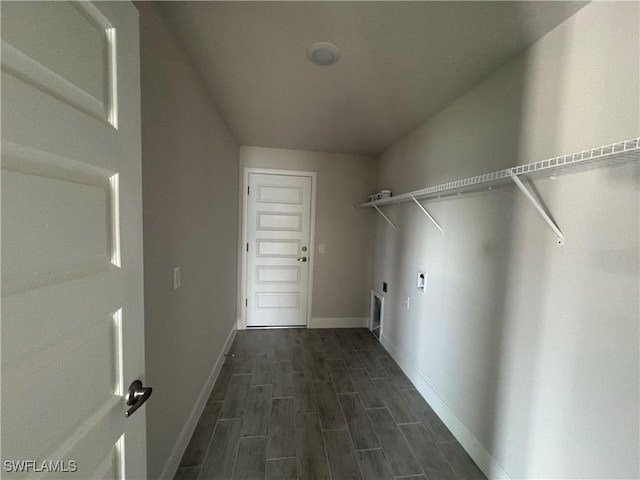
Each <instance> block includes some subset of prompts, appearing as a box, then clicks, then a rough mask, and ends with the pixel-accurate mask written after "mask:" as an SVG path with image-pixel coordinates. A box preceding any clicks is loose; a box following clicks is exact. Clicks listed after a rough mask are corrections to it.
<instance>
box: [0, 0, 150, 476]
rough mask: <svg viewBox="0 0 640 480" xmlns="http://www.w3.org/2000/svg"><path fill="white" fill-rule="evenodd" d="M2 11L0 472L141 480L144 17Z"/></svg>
mask: <svg viewBox="0 0 640 480" xmlns="http://www.w3.org/2000/svg"><path fill="white" fill-rule="evenodd" d="M0 9H1V10H0V14H1V16H2V469H3V474H2V476H3V478H65V479H68V478H69V479H73V478H78V479H80V478H81V479H89V478H90V479H103V478H105V479H122V478H128V479H136V478H145V477H146V447H145V408H144V407H143V408H140V409H138V410H137V412H136V413H135V414H133V415H132V416H130V417H128V418H127V417H125V412H126V411H127V409H128V408H130V407H129V406H128V405H127V404H126V402H125V397H126V396H127V390H128V388H129V385H130V384H131V383H132V382H133V381H134V380H136V379H140V380H142V381H144V325H143V288H142V286H143V285H142V282H143V277H142V272H143V271H142V199H141V162H140V84H139V45H138V14H137V11H136V9H135V7H134V6H133V5H132V4H131V3H129V2H104V3H88V2H78V3H75V2H73V3H69V2H1V4H0ZM141 393H142V391H140V394H141ZM16 470H17V471H16ZM56 470H57V471H56Z"/></svg>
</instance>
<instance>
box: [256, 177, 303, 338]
mask: <svg viewBox="0 0 640 480" xmlns="http://www.w3.org/2000/svg"><path fill="white" fill-rule="evenodd" d="M311 189H312V177H311V176H293V175H271V174H257V173H250V174H249V189H248V196H247V220H246V237H247V246H246V248H247V254H246V255H247V274H246V278H247V298H246V312H247V326H248V327H274V326H296V325H297V326H303V325H306V324H307V306H308V302H309V270H310V268H309V267H310V262H311V255H310V254H311V253H312V252H311V248H310V230H311V194H312V191H311Z"/></svg>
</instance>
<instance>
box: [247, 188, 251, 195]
mask: <svg viewBox="0 0 640 480" xmlns="http://www.w3.org/2000/svg"><path fill="white" fill-rule="evenodd" d="M249 193H251V187H247V195H249Z"/></svg>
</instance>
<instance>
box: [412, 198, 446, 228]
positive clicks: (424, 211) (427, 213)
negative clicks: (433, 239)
mask: <svg viewBox="0 0 640 480" xmlns="http://www.w3.org/2000/svg"><path fill="white" fill-rule="evenodd" d="M409 196H410V197H411V200H413V201H414V202H416V205H417V206H418V207H419V208H420V210H422V212H423V213H424V214H425V215H426V216H427V217H429V220H431V221H432V222H433V224H434V225H435V226H436V228H437V229H438V230H440V233H441V234H442V233H444V231H443V230H442V227H441V226H440V225H438V222H436V219H435V218H433V216H432V215H431V214H430V213H429V212H428V211H427V209H426V208H424V207H423V206H422V204H421V203H420V202H419V201H418V200H416V197H414V196H413V195H412V194H411V193H410V194H409Z"/></svg>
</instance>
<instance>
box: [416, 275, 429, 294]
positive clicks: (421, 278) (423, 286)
mask: <svg viewBox="0 0 640 480" xmlns="http://www.w3.org/2000/svg"><path fill="white" fill-rule="evenodd" d="M416 286H417V287H418V290H420V291H421V292H422V293H424V292H426V291H427V272H423V271H421V270H418V281H417V283H416Z"/></svg>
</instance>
